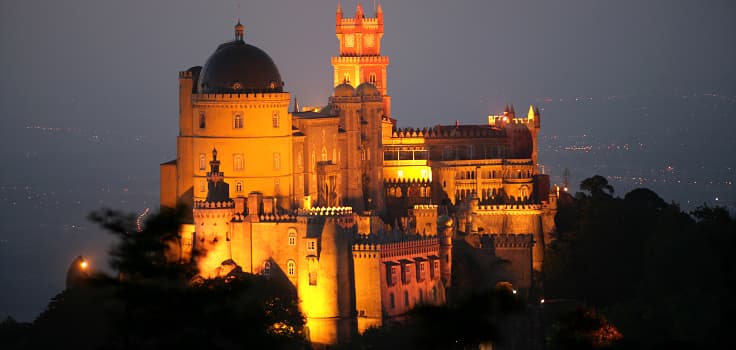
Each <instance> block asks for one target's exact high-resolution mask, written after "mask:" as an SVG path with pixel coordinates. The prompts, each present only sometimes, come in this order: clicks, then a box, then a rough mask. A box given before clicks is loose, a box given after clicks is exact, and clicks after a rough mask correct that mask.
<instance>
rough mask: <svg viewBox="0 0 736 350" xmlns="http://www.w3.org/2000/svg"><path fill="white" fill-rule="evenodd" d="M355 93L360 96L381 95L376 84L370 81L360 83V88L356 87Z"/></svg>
mask: <svg viewBox="0 0 736 350" xmlns="http://www.w3.org/2000/svg"><path fill="white" fill-rule="evenodd" d="M355 94H356V95H358V96H381V93H380V92H378V89H377V88H376V86H375V85H373V84H371V83H369V82H365V83H363V84H360V85H358V88H357V89H355Z"/></svg>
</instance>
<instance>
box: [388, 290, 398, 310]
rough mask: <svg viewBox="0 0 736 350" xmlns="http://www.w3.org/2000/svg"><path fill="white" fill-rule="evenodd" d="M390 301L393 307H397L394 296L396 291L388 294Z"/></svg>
mask: <svg viewBox="0 0 736 350" xmlns="http://www.w3.org/2000/svg"><path fill="white" fill-rule="evenodd" d="M388 303H389V306H390V307H391V308H392V309H395V308H396V300H395V298H394V293H391V294H389V295H388Z"/></svg>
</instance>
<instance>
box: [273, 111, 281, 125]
mask: <svg viewBox="0 0 736 350" xmlns="http://www.w3.org/2000/svg"><path fill="white" fill-rule="evenodd" d="M271 123H272V124H273V127H274V128H278V127H279V111H273V113H271Z"/></svg>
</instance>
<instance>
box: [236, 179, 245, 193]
mask: <svg viewBox="0 0 736 350" xmlns="http://www.w3.org/2000/svg"><path fill="white" fill-rule="evenodd" d="M235 192H243V181H235Z"/></svg>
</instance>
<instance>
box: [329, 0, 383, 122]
mask: <svg viewBox="0 0 736 350" xmlns="http://www.w3.org/2000/svg"><path fill="white" fill-rule="evenodd" d="M335 34H336V35H337V40H339V41H340V55H339V56H337V57H332V69H333V72H334V82H333V87H336V86H338V85H340V84H343V83H348V84H350V85H352V86H354V87H357V86H358V85H360V84H362V83H365V82H368V83H371V84H373V85H375V86H376V88H377V89H378V91H379V92H380V94H381V96H383V113H382V114H383V115H386V116H390V115H391V97H390V96H388V84H387V74H386V67H388V63H389V60H388V57H387V56H381V39H382V38H383V9H382V8H381V5H380V4H379V5H378V7H377V8H376V17H374V18H366V17H365V13H364V11H363V6H361V5H360V4H358V6H357V8H356V9H355V16H354V17H352V18H345V17H343V12H342V7H341V6H340V5H339V4H338V5H337V13H336V15H335Z"/></svg>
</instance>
